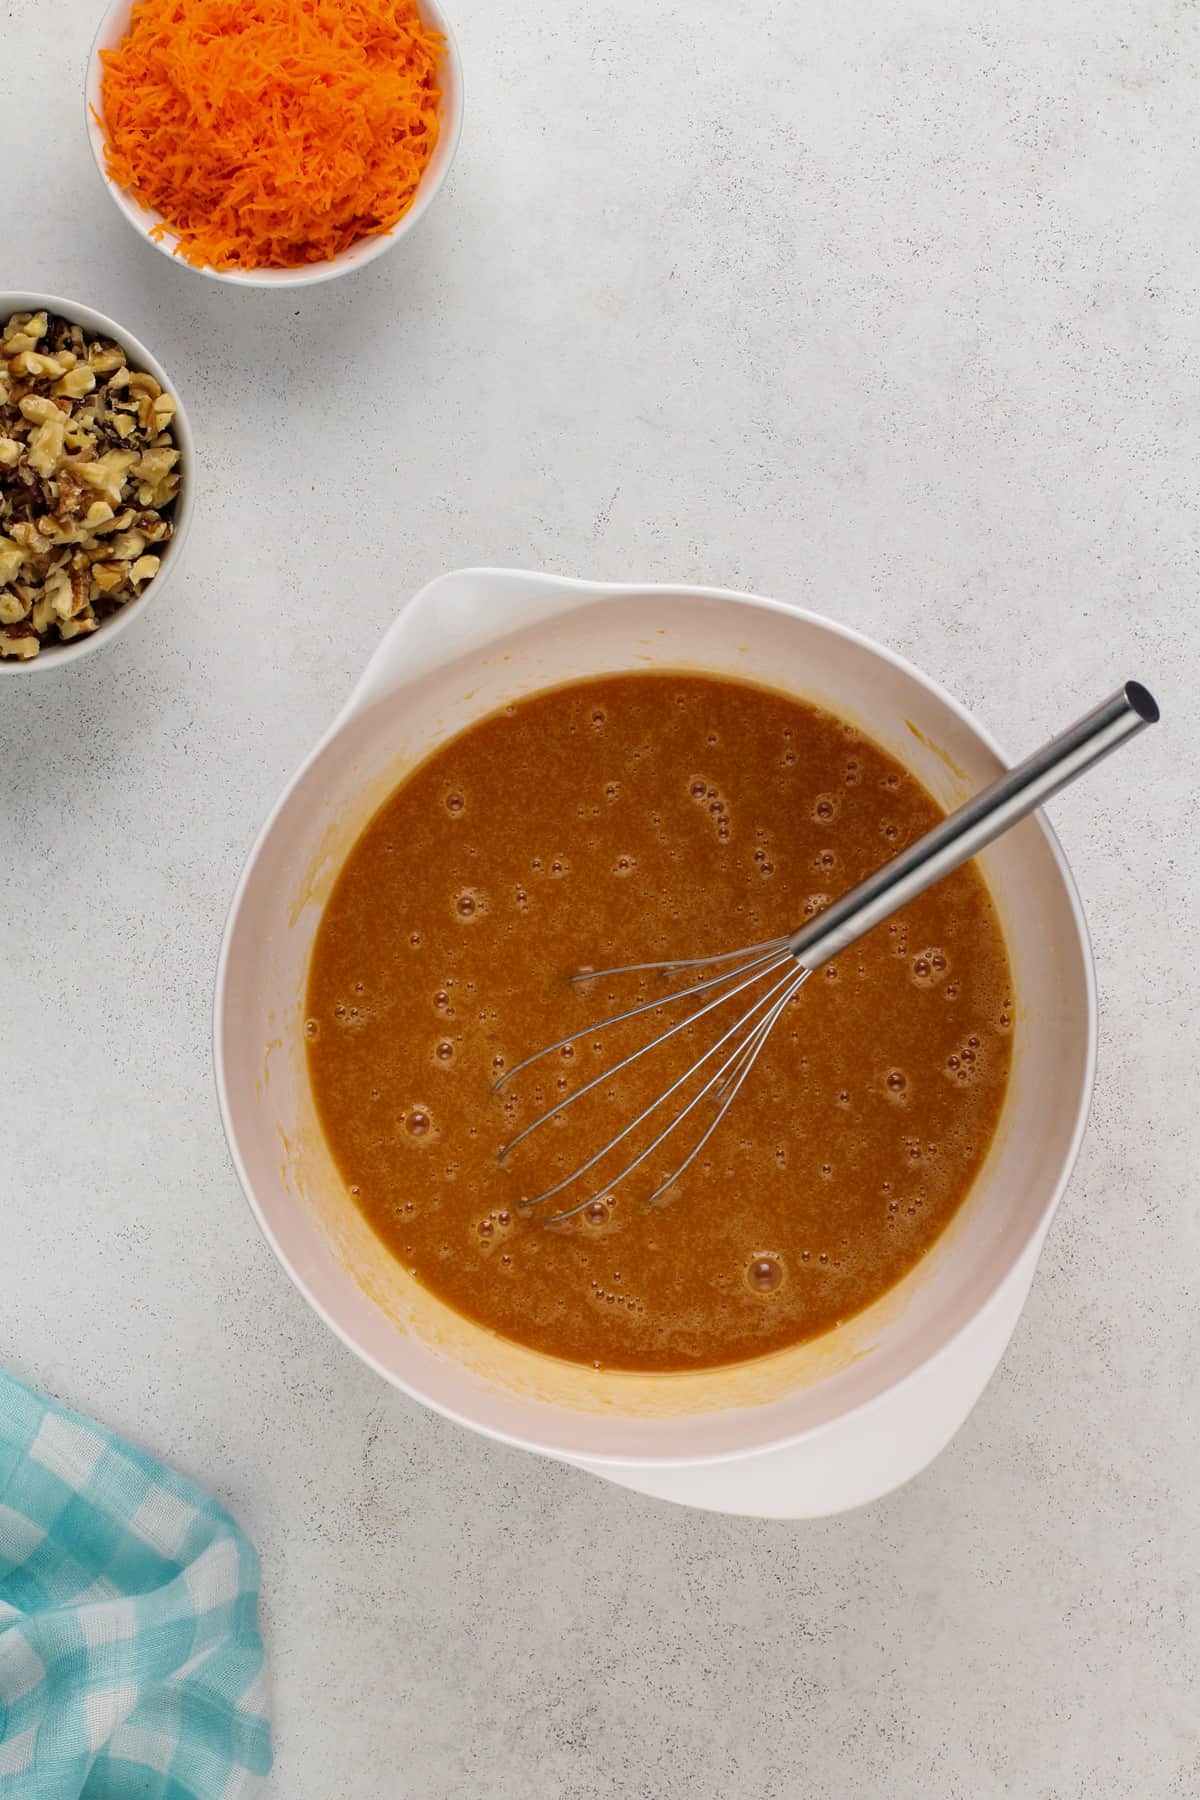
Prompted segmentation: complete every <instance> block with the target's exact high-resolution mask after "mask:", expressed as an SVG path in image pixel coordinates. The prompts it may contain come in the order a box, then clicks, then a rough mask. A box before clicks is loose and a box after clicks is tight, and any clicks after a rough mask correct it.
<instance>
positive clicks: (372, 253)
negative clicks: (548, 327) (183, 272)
mask: <svg viewBox="0 0 1200 1800" xmlns="http://www.w3.org/2000/svg"><path fill="white" fill-rule="evenodd" d="M133 4H134V0H113V3H112V4H111V5H110V6H109V8H108V10H107V12H106V13H105V14H104V17H103V18H102V19H101V21H100V26H99V29H98V31H97V32H96V36H95V39H94V41H93V43H92V49H91V54H90V56H89V57H88V66H87V75H86V78H85V82H84V97H83V99H84V104H83V116H84V124H85V125H86V127H87V134H88V142H89V143H90V144H91V147H92V155H93V156H94V157H95V159H96V167H97V169H98V170H99V172H100V179H101V181H102V182H103V183H104V186H105V187H106V189H107V190H108V193H109V195H110V197H111V198H112V200H113V202H114V204H115V205H116V207H117V208H118V210H119V211H120V212H121V213H122V214H123V215H124V216H125V218H126V219H128V221H129V223H130V224H131V225H132V226H133V228H134V230H135V231H136V232H138V233H139V235H140V236H142V237H144V238H145V239H146V240H147V241H148V242H149V243H151V244H153V245H154V247H155V249H156V250H161V251H162V252H163V254H164V256H169V257H170V258H171V260H172V261H173V262H175V263H177V264H178V265H179V267H180V268H181V269H188V270H190V271H191V273H192V274H193V275H204V276H206V277H207V278H208V280H210V281H225V282H228V283H229V284H230V285H231V286H233V287H267V288H296V287H312V286H313V285H314V284H315V283H316V282H319V281H332V280H333V278H334V277H335V276H336V275H348V274H349V273H350V271H351V270H352V269H361V268H362V267H363V266H364V265H365V264H366V263H369V262H374V261H375V258H376V257H377V256H382V255H383V253H384V252H385V250H390V249H391V248H392V246H393V245H394V244H398V243H399V241H400V239H401V238H402V237H407V235H408V233H409V232H410V231H411V230H412V229H413V227H414V226H415V225H416V224H417V222H418V220H420V219H422V218H424V216H425V214H426V213H427V212H428V211H429V208H430V207H431V206H432V205H433V202H434V200H435V199H436V198H437V195H438V193H439V191H440V189H441V186H442V183H443V182H444V181H445V179H446V177H447V175H448V174H449V173H450V165H451V163H452V162H453V161H454V153H455V151H456V150H457V149H458V140H459V138H460V137H461V135H462V120H463V74H462V61H461V59H460V57H459V54H458V44H457V43H456V41H455V37H454V32H453V30H452V29H451V26H450V21H449V20H448V19H447V17H446V15H445V13H444V12H443V11H442V8H441V5H440V4H439V0H420V7H421V17H422V19H423V20H424V21H425V23H426V25H428V26H430V27H431V28H432V29H433V30H434V31H440V32H441V34H442V36H443V37H444V38H445V40H446V61H445V64H444V67H443V71H442V110H441V118H440V128H439V131H438V141H437V143H436V144H435V145H434V150H433V155H432V156H431V157H430V159H429V162H428V164H427V165H426V168H425V172H424V174H423V175H422V176H421V181H420V185H419V186H418V188H417V192H416V196H415V198H414V199H413V203H412V205H411V206H410V207H409V209H408V211H407V212H406V213H405V214H404V216H403V218H401V219H398V220H397V221H396V223H395V225H393V227H392V229H391V230H390V231H385V232H381V233H377V234H376V235H375V236H373V237H363V238H359V240H358V242H357V243H354V244H351V246H350V248H349V249H348V250H343V251H342V253H341V254H340V255H339V256H335V257H332V258H330V260H329V261H328V262H320V263H310V264H305V265H304V267H303V268H295V269H210V268H207V267H205V268H196V267H195V265H194V264H192V263H189V262H186V261H185V260H184V258H183V257H182V256H176V255H175V247H174V246H175V240H174V239H173V238H172V237H170V236H167V237H165V238H157V237H152V236H151V233H152V232H153V230H154V228H155V226H156V225H159V224H161V223H162V222H163V221H162V215H161V213H157V212H154V211H153V210H152V209H151V208H150V207H146V206H143V205H142V204H141V202H140V201H138V200H135V199H134V197H133V195H132V194H131V193H130V192H129V191H128V189H126V188H123V187H121V186H119V185H118V183H117V182H115V181H114V180H113V179H112V176H111V175H110V174H109V172H108V169H107V167H106V166H105V161H104V127H103V126H102V125H101V124H100V123H99V120H100V119H101V118H103V116H104V100H103V93H102V86H103V79H104V65H103V63H102V62H101V61H100V52H101V51H102V50H115V49H116V47H117V45H118V44H119V43H120V41H121V39H122V38H123V37H124V36H125V33H126V32H127V31H128V29H129V18H130V14H131V13H132V11H133Z"/></svg>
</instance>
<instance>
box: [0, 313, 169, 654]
mask: <svg viewBox="0 0 1200 1800" xmlns="http://www.w3.org/2000/svg"><path fill="white" fill-rule="evenodd" d="M175 410H176V409H175V401H174V400H173V399H172V397H171V395H170V394H167V393H164V392H163V390H162V388H161V387H160V386H159V384H158V382H157V381H156V380H155V378H154V376H153V375H150V374H148V373H146V372H145V371H144V370H141V369H131V368H130V367H129V365H128V362H127V360H126V356H125V352H124V351H123V350H122V348H121V346H120V345H119V344H114V343H112V342H110V341H109V340H108V339H106V338H89V337H88V336H87V335H86V333H85V332H84V331H83V329H82V327H80V326H78V325H73V324H71V322H70V321H69V320H67V319H62V318H57V317H55V316H54V315H52V314H47V313H44V312H41V313H14V314H13V316H12V318H11V319H9V320H8V321H7V323H6V324H4V325H3V326H2V327H0V657H18V658H21V659H28V658H30V657H34V656H37V655H38V654H39V653H40V651H41V649H42V648H43V646H44V645H46V644H49V643H54V642H56V641H60V640H61V641H65V642H69V641H70V640H71V639H72V638H77V637H82V636H83V635H84V634H85V633H88V632H92V631H96V630H98V629H99V628H100V626H101V625H102V624H103V623H104V621H105V619H107V618H110V617H111V616H112V614H113V613H115V612H116V611H117V610H118V609H119V608H120V607H122V606H124V605H125V604H126V603H127V602H128V601H130V600H135V599H137V597H138V595H139V594H142V593H144V592H145V590H146V585H147V583H148V582H151V581H153V579H154V577H155V576H156V575H157V574H158V571H159V567H160V564H161V555H160V554H158V552H160V551H161V548H162V546H163V545H165V544H166V542H167V540H168V539H169V538H170V536H171V534H172V531H173V530H174V524H173V521H172V518H171V513H172V510H173V507H174V502H175V500H176V497H177V496H178V493H179V487H180V479H181V476H180V470H179V468H178V462H179V449H178V446H177V445H176V443H175V440H174V436H173V433H172V421H173V419H174V417H175ZM151 545H153V546H154V547H155V553H152V554H147V551H148V548H149V546H151Z"/></svg>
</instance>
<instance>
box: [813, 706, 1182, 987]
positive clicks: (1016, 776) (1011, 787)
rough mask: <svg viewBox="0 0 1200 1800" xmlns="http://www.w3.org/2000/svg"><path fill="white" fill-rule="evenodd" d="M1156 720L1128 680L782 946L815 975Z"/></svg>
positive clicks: (1154, 711)
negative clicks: (816, 970)
mask: <svg viewBox="0 0 1200 1800" xmlns="http://www.w3.org/2000/svg"><path fill="white" fill-rule="evenodd" d="M1157 718H1158V704H1157V702H1156V701H1155V699H1154V697H1153V695H1152V694H1150V693H1149V692H1148V691H1147V690H1146V689H1145V688H1144V687H1142V685H1141V683H1140V682H1137V681H1127V682H1126V683H1125V685H1124V687H1122V688H1119V689H1118V690H1117V692H1116V693H1115V694H1114V695H1113V696H1112V698H1111V699H1110V700H1106V701H1105V702H1104V704H1103V705H1102V706H1098V707H1096V709H1095V710H1094V711H1093V712H1090V713H1088V714H1087V716H1086V717H1085V718H1082V719H1080V720H1079V721H1078V723H1077V724H1075V725H1072V726H1071V727H1070V728H1069V730H1067V731H1064V732H1063V733H1062V734H1061V735H1060V736H1059V737H1056V738H1052V739H1051V740H1050V742H1049V743H1048V744H1044V745H1043V746H1042V748H1041V749H1040V750H1035V751H1034V753H1033V755H1032V756H1027V757H1026V758H1025V761H1024V762H1022V763H1018V765H1017V767H1016V768H1015V769H1010V770H1009V771H1008V773H1007V774H1006V775H1002V776H1001V777H1000V779H999V780H998V781H993V782H992V784H991V786H990V787H986V788H984V789H983V791H982V793H978V794H975V795H973V796H972V798H971V799H970V800H968V801H966V802H965V803H964V804H963V805H962V806H960V807H959V808H958V810H957V812H952V813H951V814H950V815H949V817H948V818H945V819H943V820H942V822H941V824H940V825H935V826H934V828H933V830H932V831H927V832H926V833H925V835H924V837H922V838H918V839H917V842H916V843H915V844H910V845H909V846H908V848H907V849H906V850H901V851H900V853H899V855H897V856H894V857H893V858H892V860H891V861H890V862H886V863H884V865H883V867H882V868H881V869H877V870H876V871H875V873H874V874H873V875H868V876H867V879H866V880H865V881H860V882H859V884H858V886H857V887H855V888H851V890H850V892H849V893H848V894H843V895H842V896H841V898H840V899H838V900H835V901H834V903H833V905H832V906H830V907H827V908H826V910H825V911H824V912H823V913H821V914H820V915H819V916H818V917H817V918H815V919H814V920H813V921H812V923H811V924H810V925H806V926H804V927H803V928H802V929H801V930H800V931H797V932H795V933H793V935H792V937H791V938H790V939H789V943H788V947H789V949H790V950H791V952H792V955H793V956H794V957H795V958H796V961H797V962H799V963H803V964H804V966H805V968H809V969H819V968H820V967H821V965H822V963H827V962H829V961H830V959H831V958H832V957H835V956H837V955H838V954H839V953H840V952H841V951H843V950H845V949H846V948H847V947H848V946H849V945H850V944H853V943H856V942H857V940H858V939H859V938H860V937H862V936H863V935H864V933H866V932H868V931H870V930H871V929H872V928H873V927H874V926H876V925H878V924H880V923H881V922H882V921H883V920H884V919H887V918H890V917H891V915H892V914H893V913H896V912H899V911H900V909H901V907H903V906H906V905H907V904H908V902H909V901H910V900H915V899H916V897H917V895H918V894H923V893H924V892H925V890H926V888H930V887H933V885H934V883H935V882H938V881H941V880H942V878H943V876H946V875H949V874H950V872H951V871H952V870H953V869H957V868H958V867H959V866H960V865H961V864H962V863H965V862H969V861H970V859H971V857H973V856H976V855H977V854H978V853H979V851H980V850H982V849H983V848H984V847H985V846H986V845H987V844H990V843H992V842H993V840H994V839H995V838H998V837H1000V836H1001V835H1002V834H1003V833H1004V832H1006V831H1008V830H1009V828H1010V827H1011V826H1013V825H1015V824H1016V823H1017V822H1018V820H1020V819H1023V818H1025V816H1026V815H1027V814H1028V813H1031V812H1033V811H1035V809H1036V808H1037V807H1039V806H1041V805H1042V804H1043V803H1044V802H1045V801H1047V800H1049V799H1050V798H1051V797H1052V796H1053V795H1054V794H1057V793H1059V792H1060V791H1061V790H1062V789H1063V788H1065V787H1067V786H1068V785H1069V784H1070V783H1071V782H1072V781H1074V780H1075V779H1076V778H1077V777H1078V776H1080V775H1082V774H1083V773H1084V771H1085V770H1087V769H1090V768H1092V767H1093V765H1094V764H1096V763H1098V762H1099V761H1100V760H1101V758H1102V757H1105V756H1108V755H1109V754H1110V753H1111V752H1112V751H1113V750H1116V749H1117V748H1118V746H1119V745H1121V744H1124V743H1126V742H1127V741H1128V739H1130V738H1131V737H1136V736H1137V734H1138V732H1139V731H1144V730H1145V728H1146V726H1147V725H1153V724H1154V723H1155V721H1156V720H1157Z"/></svg>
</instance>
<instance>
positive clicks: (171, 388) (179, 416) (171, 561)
mask: <svg viewBox="0 0 1200 1800" xmlns="http://www.w3.org/2000/svg"><path fill="white" fill-rule="evenodd" d="M42 311H45V312H51V313H58V314H59V315H60V316H61V317H62V318H64V319H69V320H70V321H71V323H72V324H73V325H81V326H82V327H83V329H84V330H85V331H86V332H89V333H90V334H91V335H92V336H93V337H106V338H112V339H113V340H114V342H116V343H118V344H120V346H121V348H122V350H124V352H125V354H126V356H127V357H128V358H129V362H130V365H131V367H133V368H135V369H143V370H144V371H145V372H146V374H148V375H153V377H154V379H155V381H157V382H158V384H159V386H160V387H162V388H165V389H166V391H167V393H168V394H170V395H171V397H172V399H173V400H174V402H175V417H174V419H173V420H172V422H171V429H172V432H173V433H174V437H175V442H176V443H177V444H178V446H179V469H180V482H179V494H178V497H177V498H176V500H175V506H174V510H173V512H172V514H171V517H172V519H173V520H174V523H175V529H174V531H173V532H172V534H171V536H170V538H169V539H168V541H167V542H166V543H165V544H164V545H163V546H162V564H161V567H160V568H159V571H158V574H157V575H156V576H155V577H154V579H153V581H148V582H147V583H146V586H145V588H144V589H143V590H142V592H141V593H140V594H139V595H138V597H137V599H136V600H129V601H127V602H126V603H125V605H124V606H122V607H120V608H119V609H118V610H117V611H116V612H115V613H113V614H111V616H110V617H109V618H107V619H106V620H105V621H104V623H103V624H102V625H101V626H100V627H99V629H98V630H96V631H92V632H89V634H88V635H87V637H79V638H71V639H70V640H69V641H68V642H67V643H65V644H53V643H52V644H47V645H46V646H45V647H44V648H43V649H42V650H40V651H39V652H38V654H37V655H36V656H31V657H30V658H29V659H28V660H25V659H23V658H21V657H18V656H0V679H3V677H4V676H6V675H52V674H54V673H55V671H56V670H60V669H66V668H69V667H70V666H71V664H72V663H77V662H79V661H80V659H81V658H82V657H85V656H94V655H95V654H96V652H97V651H98V650H106V649H107V648H108V646H109V645H110V644H115V643H116V641H117V639H118V638H119V637H120V636H121V633H122V632H124V631H128V630H129V628H130V626H131V625H132V624H134V622H135V621H136V620H138V619H140V618H142V617H143V616H144V615H145V612H146V608H147V607H148V606H150V605H152V603H153V602H154V601H155V600H157V599H158V597H159V595H160V594H161V593H162V592H163V589H164V588H165V586H166V584H167V582H168V581H170V579H171V577H172V576H173V575H174V573H175V571H176V569H177V568H178V567H179V560H180V557H181V556H182V554H183V545H184V540H185V538H186V537H187V534H188V530H189V528H190V526H191V523H192V514H193V512H194V511H195V506H196V456H195V445H194V442H193V439H192V428H191V425H190V424H189V422H188V416H187V409H186V407H185V406H184V404H183V396H182V395H181V394H180V392H179V389H178V387H177V386H176V384H175V381H174V379H173V378H172V377H171V376H170V375H169V374H168V373H167V371H166V370H165V369H164V368H163V366H162V364H161V363H160V362H159V360H158V358H157V357H156V356H151V354H150V352H149V350H147V348H146V346H145V344H143V343H141V342H140V341H139V340H138V339H137V338H135V337H134V335H133V333H132V332H131V331H126V329H125V327H124V326H123V325H118V324H117V322H116V320H115V319H109V318H106V317H105V315H104V314H103V313H99V312H97V311H96V309H95V307H92V306H82V305H80V303H79V301H78V300H63V299H61V298H60V297H59V296H58V295H57V294H27V293H26V294H22V293H15V292H14V293H0V325H4V324H5V323H6V322H7V321H8V319H9V318H11V316H12V314H13V313H17V312H42ZM156 554H157V552H156Z"/></svg>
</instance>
